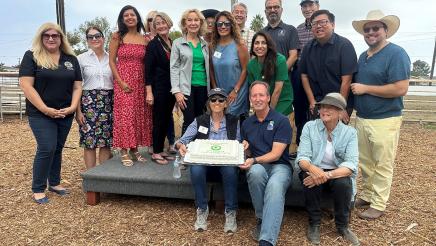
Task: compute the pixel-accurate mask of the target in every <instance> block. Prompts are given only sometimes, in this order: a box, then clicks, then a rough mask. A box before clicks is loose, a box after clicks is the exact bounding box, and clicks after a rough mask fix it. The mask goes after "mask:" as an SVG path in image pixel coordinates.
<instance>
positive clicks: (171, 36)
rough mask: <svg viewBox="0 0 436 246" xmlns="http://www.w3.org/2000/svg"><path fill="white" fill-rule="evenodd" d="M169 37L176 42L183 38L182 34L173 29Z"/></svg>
mask: <svg viewBox="0 0 436 246" xmlns="http://www.w3.org/2000/svg"><path fill="white" fill-rule="evenodd" d="M169 36H170V39H171V40H175V39H177V38H180V37H181V36H182V33H181V32H180V31H177V30H174V29H173V30H172V31H170V33H169Z"/></svg>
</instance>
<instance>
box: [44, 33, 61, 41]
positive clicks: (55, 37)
mask: <svg viewBox="0 0 436 246" xmlns="http://www.w3.org/2000/svg"><path fill="white" fill-rule="evenodd" d="M60 37H61V35H60V34H59V33H55V34H48V33H43V34H42V38H43V39H44V40H49V39H50V38H51V39H53V40H58V39H59V38H60Z"/></svg>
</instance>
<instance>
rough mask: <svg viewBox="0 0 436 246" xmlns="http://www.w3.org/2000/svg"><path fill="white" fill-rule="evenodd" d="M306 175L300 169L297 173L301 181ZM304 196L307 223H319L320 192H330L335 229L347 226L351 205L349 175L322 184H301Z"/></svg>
mask: <svg viewBox="0 0 436 246" xmlns="http://www.w3.org/2000/svg"><path fill="white" fill-rule="evenodd" d="M307 176H308V175H307V174H306V172H304V171H302V172H300V174H299V177H300V180H301V182H303V179H304V178H306V177H307ZM303 187H304V188H303V192H304V197H305V198H306V210H307V213H308V214H309V224H310V225H312V226H316V225H318V226H319V225H320V224H321V207H320V205H321V194H322V192H326V191H327V192H330V194H331V195H332V196H333V201H334V214H335V224H336V229H341V228H346V227H348V216H349V213H350V207H351V196H352V183H351V178H350V177H343V178H337V179H331V180H328V181H327V182H325V183H324V184H322V185H319V186H314V187H312V188H308V187H306V186H304V185H303Z"/></svg>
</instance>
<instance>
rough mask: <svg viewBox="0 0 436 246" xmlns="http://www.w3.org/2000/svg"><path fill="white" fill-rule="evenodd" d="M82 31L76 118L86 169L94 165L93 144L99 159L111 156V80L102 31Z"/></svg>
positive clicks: (96, 28) (112, 86) (89, 29)
mask: <svg viewBox="0 0 436 246" xmlns="http://www.w3.org/2000/svg"><path fill="white" fill-rule="evenodd" d="M85 35H86V40H87V42H88V47H89V50H88V51H87V52H85V53H82V54H80V55H79V56H78V57H77V59H78V60H79V64H80V70H81V71H82V76H83V91H82V100H81V104H80V107H78V108H77V111H76V120H77V123H79V125H80V128H79V133H80V146H82V147H83V148H84V153H83V157H84V158H83V159H84V160H85V165H86V168H87V169H89V168H92V167H94V166H95V165H96V159H97V155H96V154H97V153H96V152H97V151H96V149H97V148H99V152H98V160H99V161H100V163H102V162H104V161H105V160H108V159H109V158H110V156H111V149H110V148H111V146H112V118H113V117H112V105H113V94H114V92H113V88H114V80H113V77H112V71H111V69H110V67H109V54H108V53H107V52H106V51H105V50H104V40H105V39H104V36H103V32H102V31H101V30H100V28H98V27H95V26H93V27H89V28H88V29H87V30H86V32H85Z"/></svg>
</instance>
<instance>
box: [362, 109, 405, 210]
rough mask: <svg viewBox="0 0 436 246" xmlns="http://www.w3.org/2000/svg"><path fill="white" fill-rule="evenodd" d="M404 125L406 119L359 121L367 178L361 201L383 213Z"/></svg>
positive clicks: (364, 169)
mask: <svg viewBox="0 0 436 246" xmlns="http://www.w3.org/2000/svg"><path fill="white" fill-rule="evenodd" d="M401 122H402V116H398V117H391V118H386V119H376V120H372V119H362V118H359V117H357V119H356V129H357V135H358V140H359V162H360V168H361V170H362V179H363V185H362V188H363V189H362V192H361V198H362V199H363V200H365V201H368V202H370V203H371V207H372V208H375V209H377V210H380V211H384V210H385V209H386V203H387V201H388V199H389V194H390V191H391V184H392V176H393V172H394V161H395V155H396V151H397V146H398V140H399V136H400V128H401Z"/></svg>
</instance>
